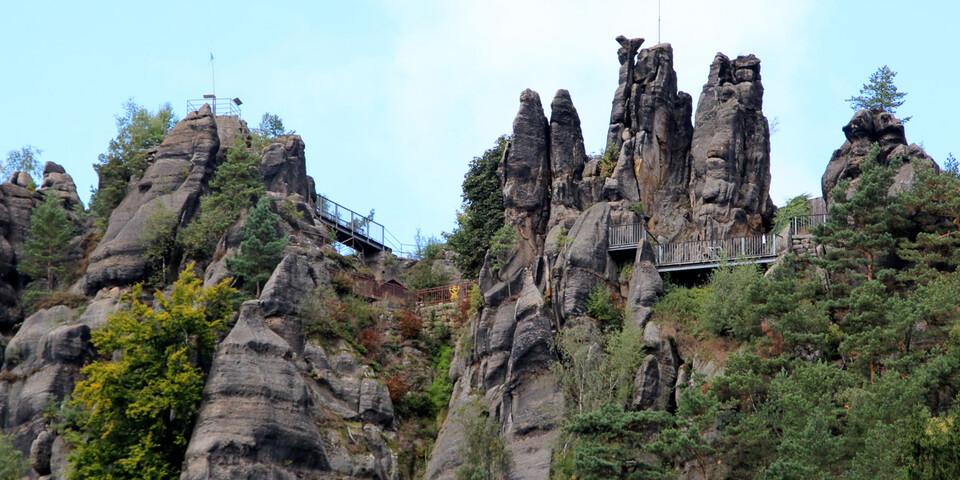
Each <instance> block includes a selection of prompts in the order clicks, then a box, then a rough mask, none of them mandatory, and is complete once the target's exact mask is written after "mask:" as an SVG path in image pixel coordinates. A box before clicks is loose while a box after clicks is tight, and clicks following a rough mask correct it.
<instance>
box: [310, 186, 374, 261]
mask: <svg viewBox="0 0 960 480" xmlns="http://www.w3.org/2000/svg"><path fill="white" fill-rule="evenodd" d="M316 210H317V216H318V217H320V220H321V221H323V223H324V224H325V225H326V226H327V227H329V228H331V229H332V230H333V233H334V235H335V236H336V238H335V240H336V241H338V242H340V243H342V244H344V245H346V246H348V247H350V248H352V249H353V250H355V251H357V252H360V253H363V254H364V255H369V254H376V253H379V252H389V251H391V249H390V247H388V246H387V244H386V229H384V228H383V225H381V224H379V223H377V222H375V221H373V218H371V217H370V216H366V215H361V214H359V213H357V212H354V211H353V210H351V209H349V208H347V207H344V206H343V205H340V204H339V203H337V202H334V201H333V200H330V199H329V198H327V197H324V196H323V195H317V203H316Z"/></svg>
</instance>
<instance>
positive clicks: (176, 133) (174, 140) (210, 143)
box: [85, 105, 220, 293]
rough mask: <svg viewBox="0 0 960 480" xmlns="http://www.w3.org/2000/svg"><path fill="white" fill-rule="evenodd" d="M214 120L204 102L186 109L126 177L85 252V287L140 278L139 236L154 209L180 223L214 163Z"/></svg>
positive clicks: (193, 205) (142, 267)
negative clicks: (144, 163) (135, 174)
mask: <svg viewBox="0 0 960 480" xmlns="http://www.w3.org/2000/svg"><path fill="white" fill-rule="evenodd" d="M219 148H220V138H219V136H218V135H217V121H216V119H215V117H214V115H213V113H212V112H211V111H210V107H209V106H206V105H204V107H203V108H201V109H200V110H198V111H194V112H190V113H189V114H188V115H187V116H186V118H184V119H183V120H181V121H180V122H179V123H178V124H177V125H176V126H175V127H173V130H171V131H170V133H169V134H168V135H167V136H166V137H165V138H164V140H163V143H161V144H160V146H159V147H157V151H156V153H155V154H154V155H153V157H152V158H151V159H150V160H149V162H150V165H149V167H147V170H146V171H145V172H144V174H143V178H135V179H131V181H130V187H129V188H128V191H127V195H126V196H125V197H124V199H123V201H121V202H120V205H118V206H117V208H116V209H114V210H113V213H111V214H110V221H109V224H108V226H107V230H106V232H104V234H103V239H102V240H101V241H100V244H99V245H97V248H96V250H94V251H93V254H92V255H91V257H90V265H89V267H87V273H86V287H85V289H86V291H87V292H88V293H94V292H96V291H97V290H98V289H100V288H101V287H104V286H112V285H127V284H131V283H133V282H136V281H138V280H141V279H142V278H143V277H144V275H145V273H146V260H145V258H144V256H143V252H144V248H145V246H144V245H143V242H142V241H141V238H140V235H141V232H142V231H143V227H144V224H145V223H146V221H147V219H148V218H150V215H151V214H153V212H154V211H155V210H156V209H157V208H161V207H162V208H166V209H167V210H168V211H170V212H173V213H174V214H175V215H176V217H177V218H178V220H179V222H180V225H186V223H187V222H189V220H190V219H191V218H193V215H194V213H195V211H196V208H197V204H198V201H199V199H200V195H201V193H202V191H203V189H204V188H205V186H206V183H207V181H208V180H209V179H210V176H211V174H212V173H213V171H214V169H215V167H216V162H217V151H218V150H219Z"/></svg>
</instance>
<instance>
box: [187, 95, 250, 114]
mask: <svg viewBox="0 0 960 480" xmlns="http://www.w3.org/2000/svg"><path fill="white" fill-rule="evenodd" d="M204 104H207V105H210V110H211V111H213V114H214V115H216V116H218V117H238V118H239V117H240V105H242V104H243V102H241V101H240V99H239V98H220V97H217V96H215V95H204V97H203V98H195V99H191V100H187V111H188V112H192V111H194V110H200V107H202V106H203V105H204Z"/></svg>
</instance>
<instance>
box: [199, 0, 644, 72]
mask: <svg viewBox="0 0 960 480" xmlns="http://www.w3.org/2000/svg"><path fill="white" fill-rule="evenodd" d="M660 2H661V0H657V43H660ZM211 59H212V57H211Z"/></svg>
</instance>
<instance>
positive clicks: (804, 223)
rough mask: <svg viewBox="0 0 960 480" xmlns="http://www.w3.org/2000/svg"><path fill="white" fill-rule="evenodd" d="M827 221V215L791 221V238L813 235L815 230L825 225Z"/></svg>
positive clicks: (804, 217) (809, 216) (808, 216)
mask: <svg viewBox="0 0 960 480" xmlns="http://www.w3.org/2000/svg"><path fill="white" fill-rule="evenodd" d="M826 221H827V215H826V214H823V213H822V214H819V215H802V216H799V217H793V218H791V219H790V236H794V235H811V234H813V229H814V228H817V227H818V226H820V225H823V224H824V222H826Z"/></svg>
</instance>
